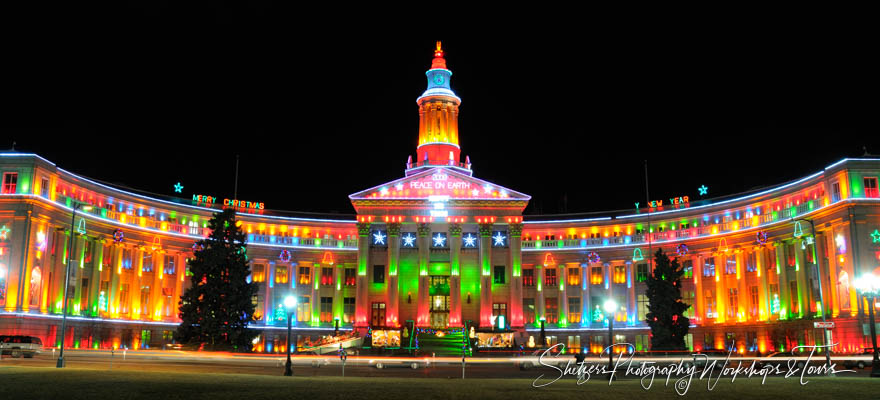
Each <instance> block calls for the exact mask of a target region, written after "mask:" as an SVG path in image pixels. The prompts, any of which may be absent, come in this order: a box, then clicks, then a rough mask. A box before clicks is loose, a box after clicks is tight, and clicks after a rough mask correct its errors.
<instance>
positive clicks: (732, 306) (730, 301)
mask: <svg viewBox="0 0 880 400" xmlns="http://www.w3.org/2000/svg"><path fill="white" fill-rule="evenodd" d="M738 310H739V305H738V303H737V290H736V288H730V289H727V316H728V317H729V318H736V317H737V312H738Z"/></svg>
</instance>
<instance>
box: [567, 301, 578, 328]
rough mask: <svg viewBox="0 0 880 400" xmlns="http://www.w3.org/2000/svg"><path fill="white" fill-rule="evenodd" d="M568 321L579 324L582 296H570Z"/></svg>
mask: <svg viewBox="0 0 880 400" xmlns="http://www.w3.org/2000/svg"><path fill="white" fill-rule="evenodd" d="M568 322H569V323H572V324H577V323H580V322H581V298H580V297H569V298H568Z"/></svg>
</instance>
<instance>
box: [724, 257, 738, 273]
mask: <svg viewBox="0 0 880 400" xmlns="http://www.w3.org/2000/svg"><path fill="white" fill-rule="evenodd" d="M726 259H727V262H726V263H724V273H725V274H727V275H735V274H736V256H735V255H732V254H731V255H729V256H727V257H726Z"/></svg>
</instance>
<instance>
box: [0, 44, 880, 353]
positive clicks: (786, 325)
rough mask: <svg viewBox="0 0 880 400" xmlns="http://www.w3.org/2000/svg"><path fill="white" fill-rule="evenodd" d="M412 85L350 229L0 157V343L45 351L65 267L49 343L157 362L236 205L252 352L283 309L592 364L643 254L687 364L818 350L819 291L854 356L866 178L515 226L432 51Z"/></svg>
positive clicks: (517, 201)
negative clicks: (732, 355)
mask: <svg viewBox="0 0 880 400" xmlns="http://www.w3.org/2000/svg"><path fill="white" fill-rule="evenodd" d="M426 75H427V80H428V87H427V89H426V91H425V92H424V93H423V94H422V96H420V97H419V98H418V99H417V105H418V110H419V115H420V120H419V121H420V122H419V141H418V143H419V144H418V148H417V149H416V156H415V159H414V160H413V159H410V160H409V161H408V162H407V168H406V170H405V171H404V174H403V177H401V178H400V179H398V180H395V181H392V182H388V183H385V184H381V185H377V186H374V187H372V188H369V189H366V190H363V191H360V192H357V193H355V194H352V195H350V196H349V197H350V200H351V203H352V205H353V207H354V210H355V211H356V216H355V217H348V216H342V215H337V216H332V215H331V216H328V217H327V218H325V219H318V218H303V217H298V216H296V215H295V214H289V213H273V212H270V211H267V210H266V207H265V205H264V204H263V203H259V202H253V201H248V200H244V201H239V200H237V199H220V198H214V197H213V196H211V195H202V194H197V195H193V196H192V201H190V200H189V199H187V200H186V201H182V200H180V199H176V200H175V199H170V198H169V199H160V198H155V197H148V196H144V195H140V194H137V193H133V192H130V191H125V190H121V189H118V188H113V187H109V186H107V185H104V184H101V183H98V182H96V181H93V180H90V179H89V178H86V177H83V176H79V175H76V174H73V173H70V172H68V171H65V170H63V169H61V168H59V167H57V166H56V165H55V164H53V163H52V162H50V161H48V160H46V159H43V158H42V157H39V156H38V155H35V154H24V153H14V152H10V153H2V154H0V175H2V181H0V184H2V192H0V309H2V311H0V334H10V333H15V334H30V335H35V336H40V337H42V338H43V339H44V341H45V342H47V343H54V342H55V340H56V337H58V336H57V332H56V330H57V329H58V328H57V326H58V325H60V312H61V300H62V293H63V287H62V285H63V274H64V268H65V258H66V257H67V255H68V254H71V255H72V257H73V259H74V268H73V274H72V276H71V280H70V282H71V288H72V290H70V293H71V297H70V309H69V312H70V315H71V316H72V317H71V318H70V322H69V326H70V328H69V329H70V331H69V332H68V335H66V337H67V338H69V342H68V343H67V345H69V346H74V347H89V348H107V347H111V346H127V347H133V348H144V347H149V348H156V347H161V346H162V345H164V344H166V343H168V342H169V341H170V337H169V335H170V332H172V331H173V330H174V329H175V326H176V323H177V317H176V305H177V302H178V299H179V297H180V295H181V293H182V291H183V290H184V289H185V286H186V285H187V284H188V279H187V277H186V269H185V265H186V259H187V257H191V254H192V246H193V242H194V241H195V240H197V239H200V238H202V237H204V236H205V234H206V232H205V230H206V228H205V226H206V222H207V220H208V219H209V218H210V216H211V214H212V213H213V212H216V211H217V210H218V209H221V208H223V207H236V208H237V209H239V210H240V211H241V212H240V213H239V219H240V220H241V222H242V228H243V229H244V230H245V231H246V232H247V233H248V255H249V262H250V263H251V269H252V274H251V279H252V280H253V281H256V282H259V283H260V293H259V296H258V298H257V299H255V300H256V302H257V304H258V306H257V315H255V318H256V319H257V321H256V322H255V323H254V324H253V326H254V327H256V328H258V329H261V330H262V335H261V340H260V342H259V343H258V344H257V345H256V349H257V350H258V351H265V352H280V351H283V349H284V347H285V346H286V343H284V341H283V340H284V339H283V337H284V329H286V326H285V325H286V321H284V318H285V317H286V316H285V314H284V313H283V312H279V310H278V308H279V307H280V306H281V303H282V299H283V298H285V297H286V296H287V295H288V294H291V293H292V294H294V295H295V296H296V297H297V299H298V305H297V310H296V313H295V316H294V318H296V321H295V325H294V326H295V330H296V332H297V334H299V335H301V336H307V335H318V334H329V333H332V332H333V329H334V325H335V320H337V319H338V320H339V321H340V323H341V328H342V329H344V330H350V329H355V330H358V331H359V332H361V333H364V334H365V333H366V332H367V330H368V329H369V330H377V329H385V328H388V329H402V328H403V327H412V326H414V327H433V328H439V329H445V328H457V327H462V326H465V324H466V326H467V327H475V328H476V329H477V330H480V331H489V330H492V329H495V330H497V331H512V332H514V336H513V337H514V338H515V340H516V342H517V343H518V344H522V345H527V344H533V343H534V342H535V340H536V338H537V337H538V334H539V332H540V325H541V321H542V320H543V321H544V325H545V332H546V336H547V338H548V340H549V341H550V342H561V343H564V344H566V345H567V346H568V347H569V348H574V349H584V350H589V351H596V350H597V349H600V348H602V347H604V345H605V344H606V343H605V340H606V338H605V333H606V332H607V331H606V323H607V322H606V320H607V319H608V318H614V319H615V331H616V332H619V335H621V336H620V338H619V340H618V341H627V342H630V343H633V344H635V346H636V348H637V350H646V349H647V348H648V343H649V342H650V339H649V336H648V334H649V329H648V328H647V326H646V325H645V324H644V322H642V320H643V319H644V314H645V312H646V305H647V303H646V297H645V295H644V293H645V285H644V283H642V282H643V281H644V280H645V278H646V277H647V276H648V274H650V273H651V267H650V265H649V263H648V260H649V259H650V258H651V257H652V252H653V251H656V250H657V249H658V248H662V249H663V250H664V251H665V252H666V253H668V254H671V255H674V256H677V257H678V260H679V261H680V262H681V263H682V264H683V265H684V267H685V268H686V271H687V272H686V278H685V279H684V281H683V287H682V293H683V296H684V301H685V302H687V303H688V304H691V305H692V307H691V309H690V310H688V316H689V317H690V318H691V322H692V324H693V326H692V327H691V330H690V332H691V333H690V334H689V336H688V339H687V341H688V344H689V345H690V346H691V347H692V348H694V349H708V348H728V347H730V346H731V345H730V343H733V347H734V348H735V349H736V350H737V351H742V352H758V351H760V352H769V351H772V350H782V349H785V350H788V349H790V348H791V347H792V346H796V345H799V344H806V345H809V344H816V343H821V342H822V341H821V339H817V331H816V330H815V329H813V321H817V320H818V318H819V316H818V313H819V311H820V307H819V304H818V303H819V301H820V295H819V293H820V290H819V279H818V278H821V288H822V291H821V292H822V298H824V299H825V309H826V310H827V314H826V317H827V318H828V320H829V321H833V322H835V323H836V328H835V329H834V331H833V333H834V341H835V342H837V343H839V346H838V348H837V350H838V351H842V352H855V351H859V350H860V349H861V348H863V347H865V346H866V344H867V343H868V342H867V339H866V337H865V336H864V335H863V333H862V324H863V323H864V322H865V317H864V315H865V310H866V308H865V307H867V304H866V303H865V302H864V301H863V300H860V299H857V297H856V294H855V289H854V288H853V287H852V281H853V279H854V278H855V277H856V276H858V275H860V274H862V273H865V272H877V273H880V271H877V268H878V267H880V232H878V229H880V196H878V189H877V178H878V176H880V160H877V159H867V158H866V159H844V160H841V161H840V162H837V163H835V164H833V165H830V166H828V167H826V168H825V169H823V170H821V171H819V172H817V173H815V174H813V175H810V176H807V177H804V178H802V179H798V180H796V181H793V182H788V183H783V184H780V185H779V186H776V187H773V188H769V189H766V190H761V191H756V192H750V193H742V194H739V195H735V196H729V197H726V198H719V199H710V200H700V201H689V199H688V197H686V196H680V197H676V198H672V199H664V200H663V201H659V200H658V201H653V202H651V204H648V207H642V208H639V209H636V208H634V209H632V210H630V211H625V212H612V213H608V214H607V216H605V217H591V218H583V219H580V218H572V217H570V216H566V217H564V218H562V217H560V218H553V217H546V216H544V217H541V218H537V217H529V216H523V215H522V211H523V210H524V209H525V207H526V205H527V204H528V202H529V200H530V197H529V196H528V195H526V194H523V193H519V192H517V191H515V190H512V189H508V188H504V187H501V186H499V185H495V184H493V183H491V182H486V181H483V180H480V179H478V178H477V177H475V176H474V171H473V170H472V168H471V167H472V165H471V163H470V160H469V159H468V158H467V157H465V160H464V162H462V160H461V157H462V155H461V152H460V150H461V149H460V147H459V140H458V139H459V128H458V122H457V121H458V113H459V107H460V105H461V99H459V98H458V97H457V96H456V95H455V93H454V92H453V91H452V88H451V86H450V80H451V76H452V73H451V72H450V70H449V69H447V66H446V61H445V59H444V57H443V51H442V50H441V48H440V46H439V44H438V47H437V49H436V50H435V53H434V59H433V62H432V65H431V68H430V69H429V70H428V71H427V73H426ZM365 178H366V177H365ZM702 190H705V188H703V189H702ZM74 202H81V203H86V204H89V205H91V206H92V208H91V210H82V211H78V213H77V220H76V221H75V229H74V235H75V240H74V247H73V249H68V248H67V246H68V238H69V235H70V234H71V232H70V225H71V221H70V219H71V207H72V206H73V204H74ZM80 215H82V216H81V217H80ZM810 221H812V223H813V224H812V225H811V223H810ZM812 226H815V237H814V236H813V232H812ZM83 232H84V233H83ZM816 265H818V268H819V272H818V274H817V272H816V269H815V268H816ZM608 298H614V299H616V301H617V303H618V304H621V309H620V311H619V312H618V313H615V315H605V314H604V312H603V311H602V310H601V309H599V308H597V306H598V305H599V304H601V303H603V302H604V301H605V300H606V299H608ZM820 335H821V334H819V335H818V336H820Z"/></svg>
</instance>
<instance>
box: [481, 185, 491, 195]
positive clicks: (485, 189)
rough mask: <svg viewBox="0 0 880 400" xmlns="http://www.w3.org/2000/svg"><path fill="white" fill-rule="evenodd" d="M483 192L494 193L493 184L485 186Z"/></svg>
mask: <svg viewBox="0 0 880 400" xmlns="http://www.w3.org/2000/svg"><path fill="white" fill-rule="evenodd" d="M483 193H492V186H489V185H485V186H483Z"/></svg>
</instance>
